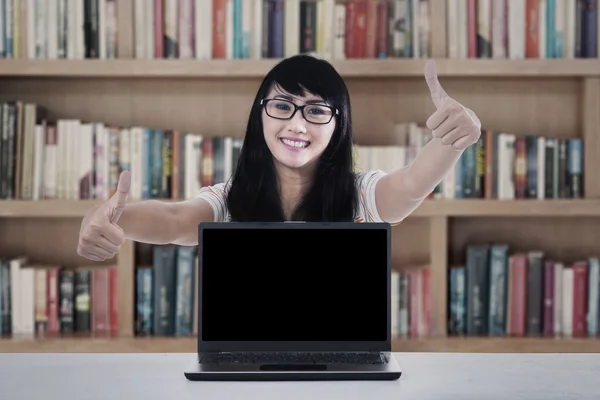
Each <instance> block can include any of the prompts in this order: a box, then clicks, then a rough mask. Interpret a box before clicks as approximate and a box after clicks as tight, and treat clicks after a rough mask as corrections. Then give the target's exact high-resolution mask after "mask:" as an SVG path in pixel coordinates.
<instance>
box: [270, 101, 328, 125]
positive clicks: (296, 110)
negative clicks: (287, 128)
mask: <svg viewBox="0 0 600 400" xmlns="http://www.w3.org/2000/svg"><path fill="white" fill-rule="evenodd" d="M272 100H279V101H285V102H286V103H290V104H292V105H293V106H294V111H293V112H292V115H290V116H289V117H288V118H278V117H274V116H272V115H270V114H269V113H268V112H267V109H266V106H267V104H268V103H269V101H272ZM260 105H261V106H262V107H263V108H264V109H265V113H266V114H267V115H268V116H269V117H271V118H273V119H279V120H283V121H287V120H290V119H292V118H294V116H295V115H296V113H297V112H298V110H300V114H301V115H302V118H304V120H305V121H306V122H308V123H311V124H315V125H327V124H328V123H330V122H331V120H332V119H333V117H335V116H336V115H340V112H339V110H338V109H337V108H335V107H332V106H328V105H326V104H304V105H301V106H299V105H298V104H296V103H294V102H292V101H290V100H286V99H275V98H271V99H262V100H261V101H260ZM307 106H321V107H327V108H329V109H331V110H332V111H335V112H334V113H332V114H331V118H329V121H327V122H313V121H309V120H308V119H306V115H304V108H305V107H307Z"/></svg>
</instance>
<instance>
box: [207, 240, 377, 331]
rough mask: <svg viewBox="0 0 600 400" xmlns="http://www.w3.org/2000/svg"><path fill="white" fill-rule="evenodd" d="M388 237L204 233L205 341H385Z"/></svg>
mask: <svg viewBox="0 0 600 400" xmlns="http://www.w3.org/2000/svg"><path fill="white" fill-rule="evenodd" d="M386 235H387V232H386V230H385V229H349V230H338V229H279V230H278V229H264V228H263V229H239V230H237V229H233V228H232V229H222V228H221V229H204V232H203V240H202V242H203V243H202V246H203V251H204V254H203V259H202V260H199V262H200V263H203V265H202V269H203V271H202V274H203V276H202V277H201V279H202V282H201V283H200V284H201V285H202V292H201V293H202V295H201V299H200V301H201V304H200V306H201V314H202V322H201V332H199V333H200V334H201V335H202V340H203V341H329V340H331V341H385V340H386V339H387V319H386V317H387V314H386V312H387V303H386V302H387V296H386V283H387V273H388V269H387V246H386V243H387V236H386Z"/></svg>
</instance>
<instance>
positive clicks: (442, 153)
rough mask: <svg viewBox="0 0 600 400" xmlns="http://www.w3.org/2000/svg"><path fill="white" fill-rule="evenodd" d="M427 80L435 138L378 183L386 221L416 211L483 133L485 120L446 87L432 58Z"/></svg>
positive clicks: (380, 208)
mask: <svg viewBox="0 0 600 400" xmlns="http://www.w3.org/2000/svg"><path fill="white" fill-rule="evenodd" d="M425 80H426V81H427V85H428V86H429V90H430V92H431V98H432V100H433V103H434V105H435V107H436V111H435V112H434V113H433V114H432V115H431V116H430V117H429V118H428V119H427V128H429V129H430V130H431V131H432V133H433V135H432V136H433V138H432V139H431V141H430V142H429V143H427V144H426V145H425V146H424V147H423V149H421V151H420V152H419V154H417V156H416V157H415V159H414V161H413V162H412V163H411V164H410V165H408V166H406V167H404V168H401V169H399V170H396V171H394V172H392V173H390V174H387V175H386V176H384V177H382V178H381V179H380V180H379V182H378V183H377V186H376V188H375V198H376V202H377V210H378V212H379V215H380V216H381V218H382V219H383V220H384V221H389V222H397V221H401V220H402V219H404V218H406V217H407V216H408V215H409V214H410V213H412V212H413V211H414V210H415V209H416V208H417V207H418V206H419V205H420V204H421V203H422V202H423V200H424V199H425V198H426V197H427V196H428V195H429V194H430V193H431V192H432V191H433V190H434V189H435V187H436V186H437V185H438V184H439V183H440V182H441V181H442V179H444V177H445V176H446V175H447V174H448V172H449V171H451V170H452V169H453V168H454V165H455V164H456V162H457V161H458V159H459V158H460V156H461V155H462V153H463V151H464V150H465V149H466V148H467V147H468V146H471V145H472V144H474V143H476V142H477V140H478V139H479V137H480V136H481V122H480V121H479V119H478V118H477V116H476V115H475V113H473V111H471V110H469V109H467V108H465V107H464V106H463V105H462V104H460V103H459V102H457V101H456V100H454V99H452V98H451V97H450V96H448V94H447V93H446V92H445V91H444V89H443V88H442V86H441V85H440V83H439V81H438V78H437V73H436V72H435V65H434V62H433V61H432V60H429V61H427V63H426V65H425Z"/></svg>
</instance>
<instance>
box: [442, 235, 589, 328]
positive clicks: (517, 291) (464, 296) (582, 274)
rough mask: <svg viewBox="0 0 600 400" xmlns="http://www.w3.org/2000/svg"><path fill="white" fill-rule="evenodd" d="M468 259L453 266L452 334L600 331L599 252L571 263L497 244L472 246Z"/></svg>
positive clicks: (450, 303) (451, 274) (450, 290)
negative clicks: (596, 255)
mask: <svg viewBox="0 0 600 400" xmlns="http://www.w3.org/2000/svg"><path fill="white" fill-rule="evenodd" d="M465 259H466V261H465V264H464V265H452V266H451V268H450V271H449V285H448V294H449V298H448V334H449V335H452V336H516V337H523V336H563V337H586V336H597V335H599V334H600V324H599V323H598V320H599V318H600V307H599V306H600V261H599V258H598V257H595V256H594V257H589V258H588V259H585V260H580V261H575V262H565V261H561V260H554V259H552V258H550V257H547V256H546V255H545V254H544V252H543V251H536V250H531V251H522V252H521V251H511V249H510V247H509V246H508V245H506V244H501V243H495V244H471V245H469V246H467V249H466V257H465Z"/></svg>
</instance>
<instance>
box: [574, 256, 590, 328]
mask: <svg viewBox="0 0 600 400" xmlns="http://www.w3.org/2000/svg"><path fill="white" fill-rule="evenodd" d="M587 298H588V265H587V263H586V262H585V261H578V262H576V263H574V264H573V337H585V336H586V335H587V309H588V307H587Z"/></svg>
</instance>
